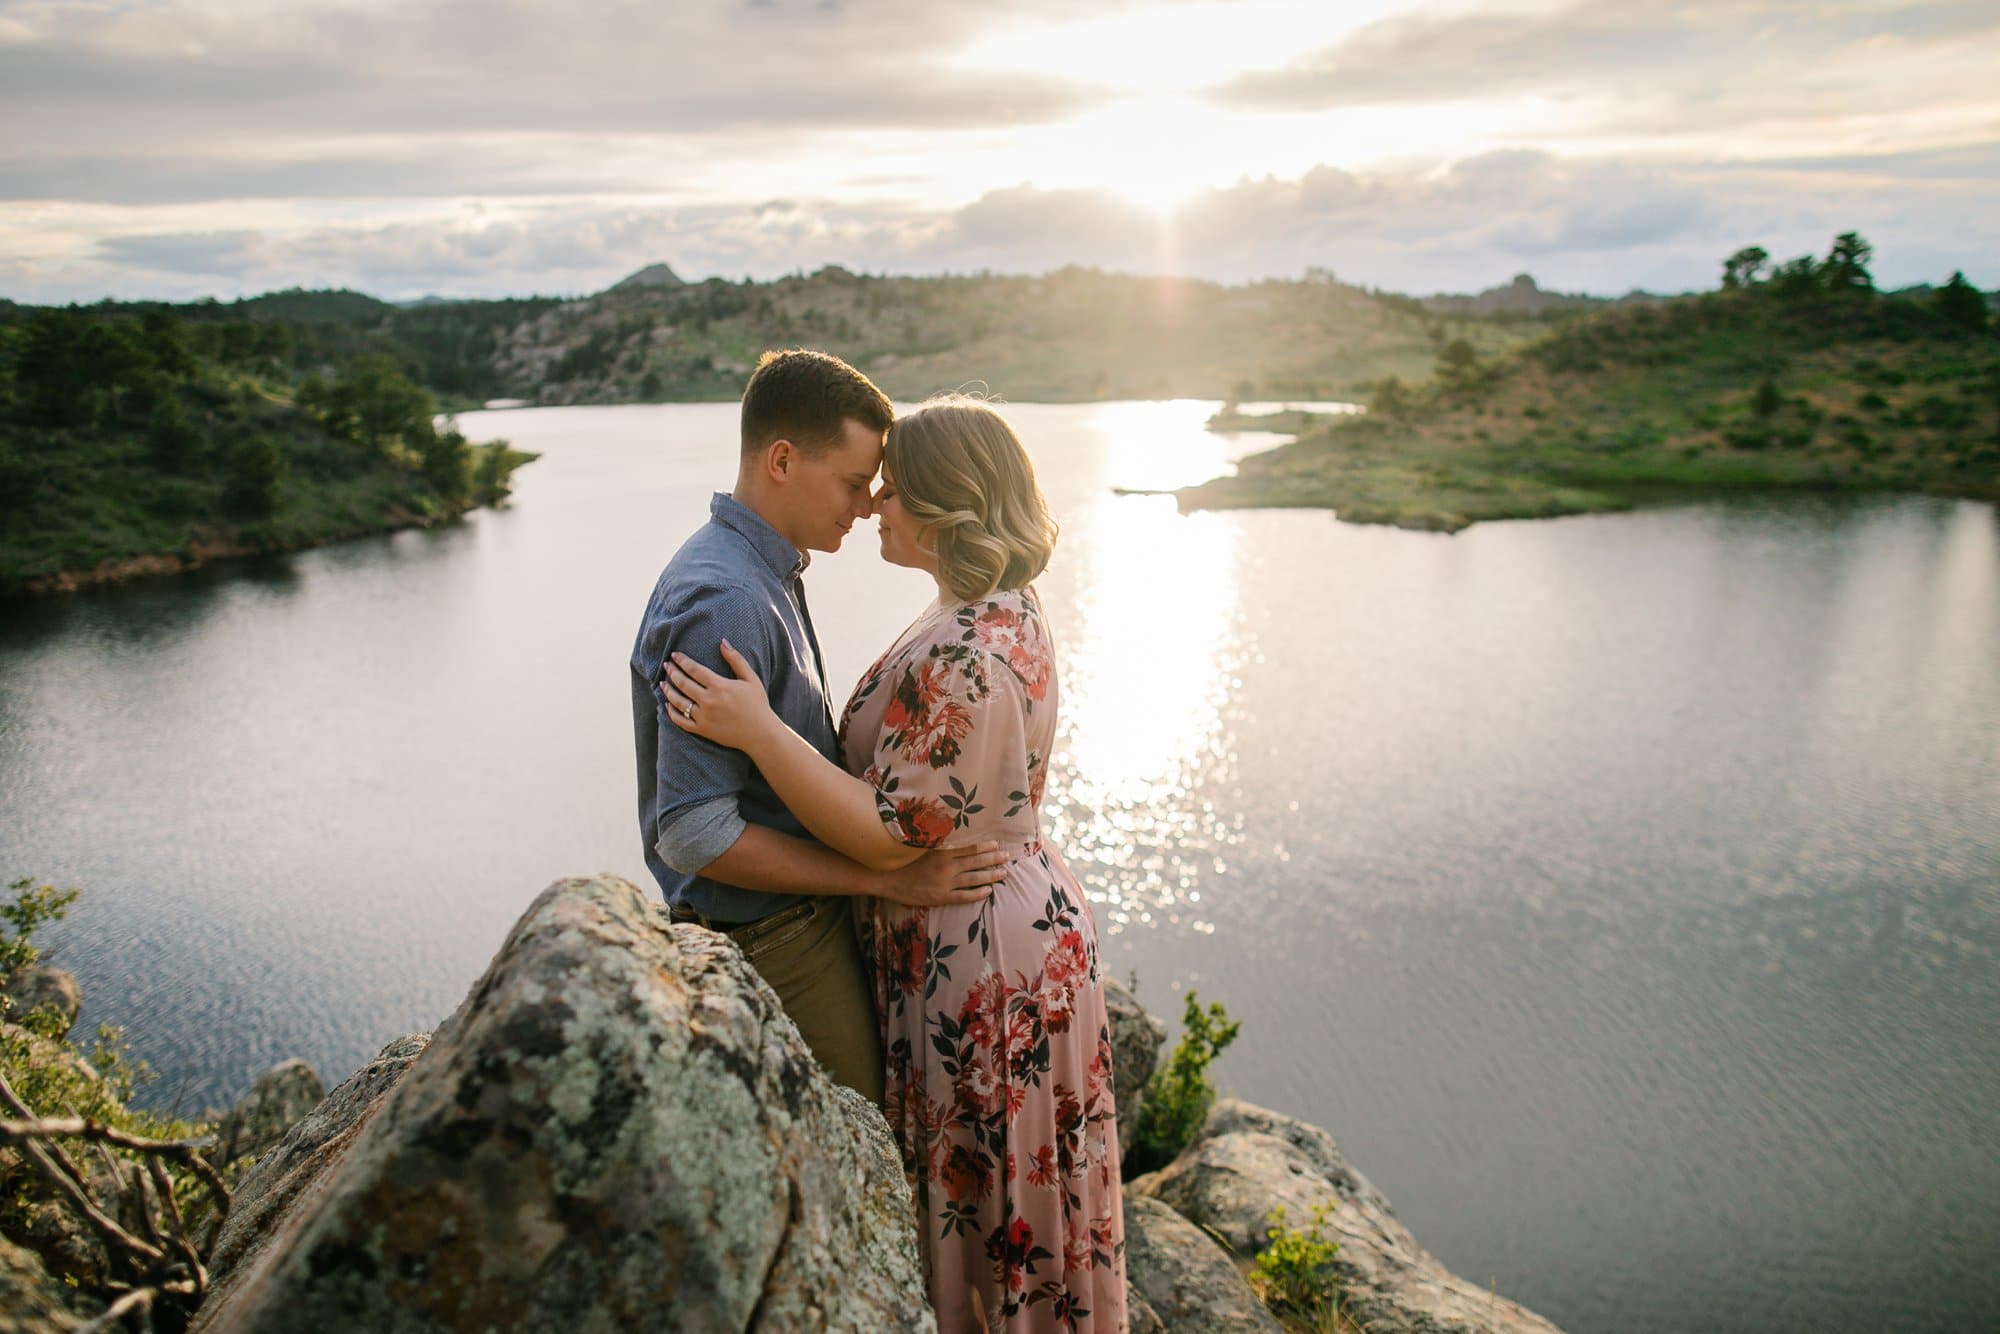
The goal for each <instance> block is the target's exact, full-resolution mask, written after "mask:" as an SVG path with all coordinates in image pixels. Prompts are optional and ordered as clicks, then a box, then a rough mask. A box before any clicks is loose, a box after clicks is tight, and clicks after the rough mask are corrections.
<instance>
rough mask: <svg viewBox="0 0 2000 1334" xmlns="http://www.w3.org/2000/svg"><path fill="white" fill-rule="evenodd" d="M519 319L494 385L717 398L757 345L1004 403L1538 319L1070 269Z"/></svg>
mask: <svg viewBox="0 0 2000 1334" xmlns="http://www.w3.org/2000/svg"><path fill="white" fill-rule="evenodd" d="M644 272H650V270H649V271H642V273H641V274H636V275H634V277H633V278H632V279H628V280H626V281H625V282H621V283H620V284H618V285H617V286H616V287H614V288H612V289H611V290H610V291H608V292H604V293H601V294H599V295H597V296H594V297H591V298H589V299H587V300H583V301H575V302H569V303H566V304H563V305H560V306H555V307H551V308H549V309H546V310H543V311H541V312H539V313H538V314H537V315H535V316H534V317H533V318H529V319H524V320H523V321H522V322H521V323H519V324H517V325H515V326H514V327H513V328H512V329H511V330H510V331H508V332H506V333H505V334H503V335H501V336H500V339H499V343H498V346H497V347H496V349H495V353H494V355H495V362H494V365H495V371H496V377H497V379H498V380H499V381H500V382H501V383H503V384H505V385H506V386H508V390H507V392H508V393H510V394H512V395H515V396H518V397H521V398H524V399H528V400H530V401H532V402H536V403H542V404H555V403H624V402H635V401H636V402H649V401H657V400H700V399H733V398H735V397H736V396H737V395H739V394H740V393H741V392H742V388H743V380H744V377H745V376H747V375H748V374H749V372H750V369H751V367H752V366H753V365H754V364H755V362H756V359H757V356H758V355H759V354H760V353H761V352H763V351H764V350H765V349H767V348H774V347H791V346H799V345H804V346H809V347H817V348H824V349H825V350H827V351H829V352H833V353H835V354H837V355H839V356H841V357H844V358H846V359H847V360H849V361H851V362H853V363H854V364H855V365H857V366H860V367H861V368H862V369H863V370H865V371H867V372H868V374H869V375H870V376H872V377H873V378H874V379H875V381H876V382H877V383H878V384H880V385H881V386H882V387H883V388H884V389H886V390H888V391H889V392H890V393H891V394H892V395H894V396H895V397H897V398H899V399H903V400H906V401H907V400H914V399H919V398H922V397H923V396H925V395H927V394H930V393H933V392H936V391H938V390H941V389H954V388H958V387H959V386H961V385H965V384H967V383H970V382H979V383H983V384H984V385H985V386H987V387H988V388H989V389H990V391H991V392H993V393H995V394H998V395H1002V396H1004V397H1007V398H1010V399H1013V400H1015V401H1017V402H1018V401H1044V402H1064V401H1078V400H1088V399H1117V398H1157V397H1192V398H1285V397H1290V398H1329V397H1334V396H1337V395H1340V394H1342V393H1345V392H1347V391H1349V390H1350V389H1351V388H1352V387H1353V386H1354V385H1356V384H1357V383H1359V382H1361V381H1366V380H1371V379H1375V378H1379V377H1381V376H1385V375H1402V376H1405V377H1423V376H1427V375H1429V373H1430V371H1431V368H1432V367H1433V365H1434V364H1435V363H1436V360H1437V355H1438V349H1439V348H1440V347H1441V346H1443V345H1444V343H1445V342H1446V341H1448V340H1449V339H1456V338H1464V339H1466V340H1467V341H1468V342H1469V343H1470V344H1471V345H1472V346H1473V347H1474V349H1475V350H1476V351H1477V352H1478V353H1480V354H1481V355H1493V354H1495V353H1498V352H1499V351H1501V350H1502V349H1504V348H1506V347H1509V346H1512V345H1513V344H1515V343H1518V342H1520V341H1521V340H1522V339H1524V338H1526V337H1528V336H1530V335H1531V334H1532V333H1534V332H1536V331H1537V326H1535V325H1534V324H1533V323H1532V322H1530V323H1528V324H1525V325H1524V324H1521V323H1518V322H1511V323H1493V322H1481V321H1452V320H1448V319H1446V318H1443V317H1440V316H1437V315H1434V314H1431V313H1429V312H1426V311H1425V310H1423V309H1422V308H1421V307H1420V306H1418V305H1417V304H1416V303H1415V302H1412V301H1410V300H1409V299H1407V298H1388V297H1383V296H1379V295H1376V294H1373V293H1369V292H1365V291H1363V290H1362V289H1360V288H1357V287H1349V286H1345V285H1342V284H1339V283H1335V282H1332V281H1311V282H1305V281H1300V282H1262V283H1253V284H1250V285H1247V286H1242V287H1225V286H1222V285H1220V284H1217V283H1208V282H1198V281H1194V280H1191V279H1178V278H1137V277H1129V276H1124V275H1117V274H1107V273H1101V272H1099V271H1097V270H1094V269H1079V268H1069V269H1063V270H1060V271H1058V272H1056V273H1051V274H1047V275H1045V276H1042V277H1032V278H1029V277H1002V276H994V275H984V274H982V275H973V276H963V277H954V276H944V277H934V278H892V277H877V276H871V275H868V274H857V273H850V272H848V271H847V270H845V269H842V268H838V267H829V268H824V269H821V270H819V271H818V272H817V273H814V274H811V275H809V276H795V277H790V278H781V279H778V280H776V281H774V282H768V283H754V282H744V283H729V282H725V281H722V280H719V279H710V280H709V281H707V282H702V283H694V284H683V285H674V284H672V283H667V284H664V285H662V284H654V283H638V282H636V280H637V279H638V278H640V277H643V276H644Z"/></svg>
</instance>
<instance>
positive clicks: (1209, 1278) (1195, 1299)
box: [1125, 1194, 1282, 1334]
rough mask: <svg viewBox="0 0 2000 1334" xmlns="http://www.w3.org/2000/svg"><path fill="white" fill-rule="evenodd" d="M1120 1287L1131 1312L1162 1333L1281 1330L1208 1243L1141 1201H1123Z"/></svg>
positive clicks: (1162, 1209) (1175, 1217)
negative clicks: (1127, 1297)
mask: <svg viewBox="0 0 2000 1334" xmlns="http://www.w3.org/2000/svg"><path fill="white" fill-rule="evenodd" d="M1125 1282H1126V1285H1127V1286H1128V1287H1129V1288H1130V1290H1131V1294H1132V1298H1133V1301H1132V1307H1133V1309H1134V1311H1137V1310H1139V1309H1140V1308H1142V1307H1143V1308H1144V1312H1145V1316H1144V1318H1145V1319H1148V1320H1151V1321H1153V1322H1155V1327H1156V1328H1159V1329H1162V1330H1189V1331H1194V1330H1268V1331H1270V1334H1278V1331H1279V1330H1280V1329H1281V1328H1282V1327H1281V1326H1280V1325H1279V1324H1278V1322H1277V1320H1276V1319H1274V1318H1273V1317H1272V1315H1271V1313H1270V1312H1269V1311H1268V1310H1266V1309H1265V1307H1264V1303H1263V1302H1261V1301H1259V1300H1258V1298H1257V1294H1256V1293H1255V1292H1253V1291H1252V1290H1251V1288H1250V1285H1249V1283H1247V1282H1246V1281H1244V1278H1243V1274H1242V1272H1241V1271H1240V1270H1239V1269H1238V1268H1237V1266H1236V1262H1235V1261H1234V1260H1233V1259H1231V1258H1230V1255H1229V1253H1228V1252H1227V1251H1225V1250H1223V1249H1222V1247H1221V1246H1219V1245H1217V1244H1216V1242H1215V1239H1214V1238H1212V1237H1210V1236H1209V1235H1208V1234H1207V1233H1205V1232H1203V1231H1202V1230H1201V1229H1200V1228H1198V1227H1196V1226H1195V1225H1194V1224H1193V1223H1190V1222H1188V1220H1187V1219H1185V1218H1183V1217H1182V1216H1181V1215H1180V1214H1178V1213H1176V1212H1174V1210H1172V1209H1170V1208H1168V1207H1167V1206H1166V1205H1165V1204H1162V1203H1161V1202H1160V1201H1158V1200H1156V1199H1151V1198H1149V1197H1147V1196H1144V1195H1132V1194H1128V1195H1126V1197H1125ZM1140 1319H1141V1318H1140V1317H1138V1316H1135V1317H1134V1319H1133V1321H1132V1327H1133V1329H1135V1330H1136V1329H1138V1328H1139V1325H1140Z"/></svg>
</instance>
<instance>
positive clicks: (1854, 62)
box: [0, 0, 2000, 303]
mask: <svg viewBox="0 0 2000 1334" xmlns="http://www.w3.org/2000/svg"><path fill="white" fill-rule="evenodd" d="M1996 70H2000V4H1996V3H1993V0H1977V2H1963V0H1950V2H1938V3H1927V2H1924V0H1916V2H1913V3H1893V2H1891V0H1833V2H1831V3H1823V4H1802V3H1794V4H1784V3H1768V2H1766V0H1714V2H1710V0H1692V2H1690V3H1676V2H1675V0H1659V2H1656V3H1650V4H1645V3H1637V2H1636V0H1497V2H1491V3H1457V2H1454V0H1443V2H1440V3H1423V2H1417V3H1393V2H1391V0H1353V2H1352V3H1333V2H1329V0H1318V2H1316V3H1300V2H1299V0H1238V2H1236V3H1222V2H1220V0H1187V2H1186V3H1158V2H1157V0H1154V2H1152V3H1127V2H1126V0H734V2H728V0H562V2H561V3H556V2H555V0H544V2H543V3H528V2H527V0H0V297H5V298H8V299H12V300H15V301H23V302H34V303H53V302H68V301H89V300H96V299H98V298H101V297H106V296H112V297H119V298H167V299H192V298H196V297H201V296H210V295H213V296H218V297H221V298H225V299H227V298H230V297H234V296H239V295H244V294H249V293H255V292H260V291H267V290H271V289H274V288H282V287H292V286H304V287H352V288H357V289H359V290H362V291H366V292H370V293H373V294H375V295H378V296H381V297H385V298H388V299H391V300H407V299H412V298H416V297H420V296H424V295H433V294H436V295H445V296H463V297H490V296H506V295H528V294H530V293H543V294H559V295H571V294H581V293H587V292H592V291H597V290H601V289H602V288H604V287H606V286H608V285H609V284H611V283H612V282H615V281H616V280H617V279H619V278H620V277H622V276H624V275H625V274H627V273H630V272H632V271H633V270H635V269H638V268H640V267H642V266H644V265H646V264H650V263H655V262H665V263H668V264H671V265H672V266H673V267H674V269H675V270H676V271H677V272H678V273H680V274H681V275H682V276H683V277H686V278H689V279H694V280H699V279H702V278H708V277H716V276H720V277H726V278H731V279H734V278H741V277H746V276H747V277H755V278H760V279H761V278H771V277H776V276H779V275H781V274H785V273H790V272H794V271H807V272H810V271H811V270H814V269H817V268H819V267H821V266H822V265H827V264H840V265H844V266H846V267H848V268H850V269H855V270H859V271H866V272H873V273H909V274H928V273H941V272H960V273H963V272H972V271H978V270H993V271H996V272H1017V273H1036V272H1044V271H1047V270H1049V269H1053V268H1057V267H1060V266H1062V265H1065V264H1084V265H1095V266H1098V267H1102V268H1106V269H1111V270H1117V271H1121V272H1131V273H1182V274H1190V275H1195V276H1200V277H1206V278H1212V279H1217V280H1220V281H1225V282H1231V283H1236V282H1247V281H1254V280H1257V279H1261V278H1286V277H1297V276H1299V275H1300V274H1302V273H1303V272H1304V271H1305V270H1306V269H1307V268H1309V267H1317V268H1321V269H1328V270H1331V271H1332V272H1333V273H1334V274H1335V276H1337V277H1338V278H1340V279H1341V280H1343V281H1347V282H1353V283H1361V284H1366V285H1370V286H1378V287H1385V288H1389V289H1392V290H1397V291H1404V292H1412V293H1430V292H1452V291H1466V292H1469V291H1477V290H1480V289H1482V288H1486V287H1491V286H1496V285H1499V284H1502V283H1505V282H1507V281H1508V280H1509V279H1511V278H1512V277H1513V275H1514V274H1516V273H1520V272H1526V273H1530V274H1533V275H1534V276H1535V278H1536V279H1537V280H1538V281H1539V282H1540V283H1541V284H1542V285H1543V286H1544V287H1548V288H1554V289H1557V290H1563V291H1588V292H1597V293H1603V294H1616V293H1621V292H1624V291H1627V290H1630V289H1633V288H1644V289H1647V290H1652V291H1684V290H1692V289H1698V288H1705V287H1711V286H1713V285H1714V283H1715V279H1716V275H1717V273H1718V271H1719V265H1720V260H1721V258H1722V257H1723V256H1725V255H1727V254H1729V253H1730V252H1732V251H1734V250H1735V249H1737V248H1739V247H1741V246H1744V245H1749V244H1760V245H1762V246H1764V247H1765V248H1766V249H1767V250H1769V251H1770V252H1771V253H1772V254H1773V255H1774V256H1777V257H1780V258H1784V257H1789V256H1791V255H1795V254H1801V253H1805V252H1808V251H1810V252H1817V253H1824V251H1825V250H1826V247H1827V245H1828V243H1829V241H1830V240H1831V238H1832V237H1833V236H1834V235H1835V234H1836V233H1838V232H1842V231H1848V230H1858V231H1860V232H1861V233H1862V234H1863V235H1864V236H1865V237H1866V238H1867V239H1868V240H1869V241H1870V242H1871V243H1872V244H1873V245H1874V247H1875V252H1876V262H1875V274H1876V278H1877V281H1878V284H1880V285H1882V286H1888V287H1893V286H1901V285H1904V284H1908V283H1914V282H1941V281H1943V280H1944V279H1945V278H1946V277H1948V276H1949V274H1950V273H1951V271H1952V270H1953V269H1955V268H1957V269H1963V270H1964V271H1965V273H1966V274H1967V276H1968V277H1969V278H1971V279H1972V280H1973V281H1974V282H1977V283H1979V284H1980V285H1982V286H1985V287H1989V288H1991V287H1995V286H2000V254H1997V253H1996V241H2000V222H1996V218H2000V209H1996V205H2000V78H1996V77H1995V72H1996Z"/></svg>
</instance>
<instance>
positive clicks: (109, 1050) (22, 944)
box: [0, 879, 215, 1328]
mask: <svg viewBox="0 0 2000 1334" xmlns="http://www.w3.org/2000/svg"><path fill="white" fill-rule="evenodd" d="M9 888H10V889H11V890H12V891H13V894H14V899H13V901H12V902H11V903H0V919H4V920H6V921H7V922H8V923H10V924H11V925H12V926H13V928H14V934H13V935H12V937H10V938H9V939H7V940H5V941H0V972H9V971H12V969H13V968H17V967H21V966H24V964H27V963H33V962H34V961H35V960H36V959H37V958H39V957H40V951H39V949H37V947H36V946H35V944H34V942H33V939H32V937H33V936H34V933H35V930H36V929H37V928H38V927H40V926H42V925H43V924H44V923H47V922H52V921H56V920H59V919H60V918H61V917H62V916H63V915H64V913H65V911H66V910H67V909H68V907H69V905H70V904H71V903H73V902H75V900H76V897H77V891H75V890H73V889H66V890H57V889H55V888H54V887H52V886H49V885H37V884H35V883H34V882H33V881H32V880H26V879H24V880H16V881H14V882H13V884H12V885H10V886H9ZM5 1008H6V1002H5V1001H0V1011H4V1010H5ZM4 1017H5V1018H7V1019H8V1020H9V1022H8V1023H7V1024H6V1025H5V1026H0V1074H4V1075H5V1076H6V1080H7V1084H8V1086H9V1087H11V1088H12V1089H13V1090H14V1095H15V1096H16V1097H17V1098H19V1099H20V1100H21V1101H22V1102H23V1103H24V1104H26V1106H27V1107H28V1109H29V1110H30V1111H31V1112H32V1113H34V1115H35V1116H36V1117H58V1116H69V1115H74V1116H80V1117H84V1118H86V1119H88V1120H91V1121H95V1122H97V1123H99V1124H100V1125H104V1126H108V1127H110V1128H112V1129H113V1130H120V1131H124V1132H125V1133H127V1134H130V1135H137V1136H141V1137H144V1138H147V1139H154V1140H187V1139H193V1138H196V1137H198V1136H202V1135H206V1134H208V1133H209V1127H208V1126H206V1125H202V1124H200V1123H197V1122H193V1121H182V1120H177V1119H174V1118H172V1117H160V1116H155V1115H153V1114H151V1113H148V1112H144V1111H139V1110H136V1109H133V1108H131V1107H128V1106H126V1104H127V1102H129V1101H130V1100H131V1097H132V1091H133V1090H134V1089H135V1088H137V1087H138V1086H139V1085H141V1084H143V1083H146V1082H147V1081H149V1080H151V1079H152V1078H153V1075H152V1072H151V1071H149V1070H147V1068H146V1066H145V1064H144V1063H143V1062H139V1061H135V1060H133V1059H132V1058H131V1057H130V1056H129V1055H128V1054H127V1052H126V1050H125V1044H124V1036H123V1033H122V1031H121V1030H120V1029H117V1028H115V1027H112V1026H111V1025H109V1024H102V1025H99V1026H98V1029H97V1034H96V1040H95V1042H94V1043H93V1044H92V1046H91V1049H90V1052H89V1053H88V1055H86V1054H85V1053H84V1052H82V1051H80V1050H78V1048H77V1047H76V1046H75V1045H74V1044H73V1043H72V1042H71V1041H70V1040H69V1038H68V1037H67V1036H66V1031H67V1029H68V1027H69V1025H68V1021H67V1020H66V1019H64V1018H63V1017H62V1016H61V1015H60V1014H58V1013H57V1012H56V1011H55V1010H54V1009H42V1010H37V1011H35V1012H34V1013H33V1014H29V1015H19V1016H15V1015H6V1016H4ZM6 1115H7V1117H8V1118H9V1119H12V1118H13V1117H14V1116H15V1112H14V1110H13V1109H12V1108H8V1109H6ZM10 1138H11V1137H10ZM52 1142H53V1143H55V1144H56V1145H58V1146H59V1147H60V1148H61V1149H62V1151H63V1152H64V1153H66V1154H67V1155H68V1156H69V1158H70V1159H71V1160H72V1161H75V1162H81V1163H88V1162H90V1161H92V1157H93V1153H92V1148H91V1146H90V1145H88V1144H86V1143H85V1142H84V1141H82V1140H79V1139H75V1138H70V1137H68V1136H59V1137H57V1138H56V1139H55V1140H53V1141H52ZM100 1147H102V1146H100ZM103 1152H105V1153H108V1154H109V1155H110V1157H111V1158H113V1159H116V1160H118V1161H119V1163H120V1164H121V1165H123V1166H122V1168H121V1170H123V1171H126V1172H129V1171H131V1170H132V1168H131V1165H133V1164H137V1163H140V1162H143V1161H144V1160H145V1155H144V1154H143V1153H142V1152H140V1151H137V1150H133V1149H128V1148H125V1147H123V1146H117V1147H104V1148H103ZM100 1161H101V1159H100ZM162 1166H163V1167H164V1168H165V1170H166V1173H167V1179H168V1186H169V1189H171V1190H172V1192H173V1197H174V1202H175V1206H176V1207H177V1208H178V1209H179V1211H180V1216H181V1218H182V1219H183V1220H185V1223H186V1226H187V1231H188V1235H191V1236H198V1235H201V1233H202V1232H203V1230H204V1229H205V1227H206V1225H207V1224H208V1223H209V1221H210V1220H212V1218H213V1216H214V1206H215V1201H214V1199H213V1197H212V1196H211V1195H210V1194H209V1193H208V1190H207V1188H206V1187H204V1186H203V1185H202V1184H201V1181H200V1179H199V1177H198V1176H197V1175H196V1174H195V1172H194V1171H193V1170H192V1169H190V1168H188V1167H187V1166H185V1165H184V1164H182V1163H180V1162H178V1161H167V1162H163V1163H162ZM51 1202H54V1203H56V1206H57V1207H58V1208H61V1209H65V1210H67V1209H70V1208H71V1205H70V1204H69V1203H68V1202H67V1200H66V1199H65V1198H62V1197H59V1196H58V1195H57V1193H56V1191H55V1188H54V1187H53V1186H51V1185H50V1184H49V1183H48V1181H47V1180H46V1179H45V1178H43V1177H42V1176H41V1175H40V1174H39V1173H37V1172H35V1171H34V1170H33V1169H32V1167H31V1166H30V1165H29V1163H28V1162H27V1161H26V1160H25V1159H24V1158H23V1157H22V1156H20V1155H19V1153H18V1152H15V1151H13V1150H11V1149H10V1150H9V1151H8V1152H5V1153H0V1235H5V1236H8V1237H20V1236H22V1235H24V1233H25V1232H26V1231H27V1229H28V1223H29V1219H30V1217H31V1216H32V1215H33V1214H34V1213H35V1211H37V1210H38V1209H40V1208H41V1207H43V1206H45V1205H47V1204H49V1203H51ZM114 1212H118V1213H120V1215H121V1218H122V1221H125V1222H126V1223H127V1225H128V1226H130V1219H129V1217H123V1216H124V1215H125V1214H126V1213H127V1212H128V1211H127V1210H125V1209H122V1208H121V1209H119V1210H116V1211H114ZM160 1222H161V1219H160V1218H159V1217H158V1216H157V1215H155V1216H153V1217H151V1218H149V1220H148V1224H147V1226H146V1227H144V1228H142V1229H141V1231H142V1233H144V1232H150V1231H155V1230H156V1229H157V1226H158V1225H159V1223H160ZM52 1272H53V1273H54V1276H55V1277H56V1278H57V1279H58V1280H61V1281H66V1282H69V1283H70V1284H71V1285H72V1286H75V1285H76V1279H75V1278H74V1276H72V1275H68V1274H66V1273H64V1272H63V1271H62V1270H61V1268H60V1266H56V1267H54V1268H53V1269H52ZM94 1295H96V1296H98V1297H99V1298H100V1299H108V1298H107V1294H105V1293H101V1292H100V1293H95V1294H94ZM167 1304H168V1305H171V1303H170V1302H169V1303H167ZM163 1314H165V1312H163ZM174 1314H177V1315H184V1313H179V1312H176V1313H174ZM163 1327H164V1328H180V1327H181V1325H180V1324H179V1323H165V1324H163Z"/></svg>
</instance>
